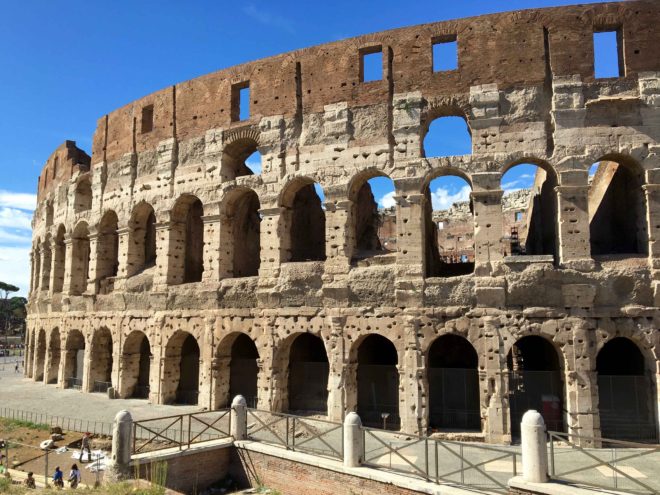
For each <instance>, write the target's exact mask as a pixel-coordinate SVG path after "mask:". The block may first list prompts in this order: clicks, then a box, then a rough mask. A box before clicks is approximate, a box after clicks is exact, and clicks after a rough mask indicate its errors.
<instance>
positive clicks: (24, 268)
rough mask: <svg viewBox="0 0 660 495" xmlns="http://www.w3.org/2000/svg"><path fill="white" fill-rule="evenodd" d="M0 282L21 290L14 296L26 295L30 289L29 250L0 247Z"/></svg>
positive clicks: (25, 248)
mask: <svg viewBox="0 0 660 495" xmlns="http://www.w3.org/2000/svg"><path fill="white" fill-rule="evenodd" d="M0 280H2V281H3V282H7V283H9V284H12V285H16V286H17V287H19V288H20V289H21V290H20V291H19V292H18V293H14V294H13V295H15V296H24V297H26V296H27V294H28V289H29V287H30V249H29V248H27V247H6V246H0Z"/></svg>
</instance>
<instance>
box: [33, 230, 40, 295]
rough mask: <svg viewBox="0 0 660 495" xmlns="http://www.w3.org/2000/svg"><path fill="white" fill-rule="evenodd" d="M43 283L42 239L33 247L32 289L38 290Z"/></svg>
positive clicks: (38, 239)
mask: <svg viewBox="0 0 660 495" xmlns="http://www.w3.org/2000/svg"><path fill="white" fill-rule="evenodd" d="M40 283H41V239H40V238H37V241H36V242H35V243H34V246H33V248H32V290H33V291H38V290H39V285H40Z"/></svg>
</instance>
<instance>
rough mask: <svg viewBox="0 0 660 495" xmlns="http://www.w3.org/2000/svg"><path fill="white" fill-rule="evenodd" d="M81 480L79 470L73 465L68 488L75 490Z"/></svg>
mask: <svg viewBox="0 0 660 495" xmlns="http://www.w3.org/2000/svg"><path fill="white" fill-rule="evenodd" d="M81 479H82V475H81V474H80V469H78V465H77V464H74V465H73V466H71V472H70V473H69V480H68V481H69V486H70V487H71V489H72V490H75V489H76V488H77V487H78V483H80V480H81Z"/></svg>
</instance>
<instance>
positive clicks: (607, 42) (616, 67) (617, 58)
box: [594, 29, 624, 79]
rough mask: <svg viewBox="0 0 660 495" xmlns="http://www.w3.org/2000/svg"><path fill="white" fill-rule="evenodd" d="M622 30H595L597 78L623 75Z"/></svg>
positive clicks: (595, 71) (595, 69)
mask: <svg viewBox="0 0 660 495" xmlns="http://www.w3.org/2000/svg"><path fill="white" fill-rule="evenodd" d="M622 46H623V43H622V39H621V30H620V29H616V30H607V31H605V30H603V31H596V32H594V73H595V76H596V79H605V78H610V77H622V76H623V75H624V73H623V51H622Z"/></svg>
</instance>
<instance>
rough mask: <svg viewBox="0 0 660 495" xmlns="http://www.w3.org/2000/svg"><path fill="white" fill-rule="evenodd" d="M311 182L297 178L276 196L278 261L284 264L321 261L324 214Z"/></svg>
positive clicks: (322, 254)
mask: <svg viewBox="0 0 660 495" xmlns="http://www.w3.org/2000/svg"><path fill="white" fill-rule="evenodd" d="M314 185H315V183H314V181H313V180H312V179H310V178H308V177H299V178H296V179H294V180H293V181H292V182H290V183H289V184H287V185H286V186H285V187H284V189H283V191H282V193H281V195H280V207H281V210H282V211H281V214H280V233H281V237H280V246H281V247H280V258H281V261H282V262H288V261H324V260H325V211H324V210H323V206H322V204H321V199H320V198H319V196H318V194H317V193H316V190H315V188H314Z"/></svg>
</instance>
